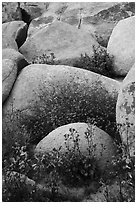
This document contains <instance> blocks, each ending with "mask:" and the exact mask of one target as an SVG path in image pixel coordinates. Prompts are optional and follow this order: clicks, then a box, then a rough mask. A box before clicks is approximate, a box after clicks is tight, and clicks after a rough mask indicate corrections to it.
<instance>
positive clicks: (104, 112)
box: [3, 64, 120, 144]
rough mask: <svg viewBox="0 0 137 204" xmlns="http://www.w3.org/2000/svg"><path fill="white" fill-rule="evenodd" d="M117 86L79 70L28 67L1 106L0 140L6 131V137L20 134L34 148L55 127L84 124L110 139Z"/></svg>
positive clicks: (105, 79) (39, 65)
mask: <svg viewBox="0 0 137 204" xmlns="http://www.w3.org/2000/svg"><path fill="white" fill-rule="evenodd" d="M119 85H120V83H119V82H117V81H115V80H112V79H110V78H107V77H104V76H102V75H99V74H96V73H93V72H90V71H87V70H84V69H80V68H74V67H69V66H63V65H43V64H33V65H29V66H27V67H25V68H24V69H23V70H22V71H21V73H20V75H19V76H18V78H17V80H16V83H15V84H14V87H13V89H12V92H11V94H10V97H9V99H8V101H6V104H4V107H3V126H4V124H5V125H6V126H5V128H4V127H3V131H5V134H4V133H3V135H4V136H3V139H6V138H8V134H6V132H7V131H8V132H9V130H8V128H10V130H11V132H12V133H11V134H10V135H12V134H14V135H15V137H16V138H18V135H19V136H21V135H22V134H23V137H21V139H23V138H25V136H26V137H28V138H30V143H34V144H37V143H38V142H39V141H40V140H41V139H42V138H43V137H45V135H47V134H48V133H49V132H51V131H52V130H54V129H55V128H57V127H59V126H62V125H65V124H68V123H74V122H87V120H88V121H90V122H92V123H94V122H95V123H96V124H97V126H98V127H101V128H102V129H103V130H105V131H106V132H108V133H110V135H112V136H114V134H115V122H116V121H115V117H116V115H115V108H116V107H115V106H116V101H117V95H118V90H119ZM11 116H12V120H11ZM16 129H17V130H16ZM22 129H23V130H22ZM13 130H14V131H13ZM24 132H25V136H24ZM18 133H19V134H18ZM9 137H10V136H9ZM13 137H14V136H13Z"/></svg>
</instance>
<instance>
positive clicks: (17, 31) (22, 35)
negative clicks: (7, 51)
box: [2, 21, 27, 50]
mask: <svg viewBox="0 0 137 204" xmlns="http://www.w3.org/2000/svg"><path fill="white" fill-rule="evenodd" d="M26 37H27V24H26V23H24V22H23V21H11V22H7V23H3V24H2V48H3V49H4V48H13V49H15V50H18V47H20V46H21V45H22V44H23V43H24V42H25V39H26Z"/></svg>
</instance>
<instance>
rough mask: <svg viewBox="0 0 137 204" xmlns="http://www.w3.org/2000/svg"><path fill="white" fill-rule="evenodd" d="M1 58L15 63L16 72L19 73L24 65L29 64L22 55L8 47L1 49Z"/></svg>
mask: <svg viewBox="0 0 137 204" xmlns="http://www.w3.org/2000/svg"><path fill="white" fill-rule="evenodd" d="M2 59H9V60H12V61H14V63H16V66H17V73H19V72H20V71H21V70H22V69H23V68H24V67H26V66H28V65H29V63H28V62H27V60H26V59H25V58H24V56H23V55H22V54H21V53H19V52H18V51H16V50H14V49H9V48H6V49H3V50H2Z"/></svg>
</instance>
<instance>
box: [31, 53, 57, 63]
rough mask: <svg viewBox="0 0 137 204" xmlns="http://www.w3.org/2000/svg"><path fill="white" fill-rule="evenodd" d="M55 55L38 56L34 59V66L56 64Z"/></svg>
mask: <svg viewBox="0 0 137 204" xmlns="http://www.w3.org/2000/svg"><path fill="white" fill-rule="evenodd" d="M55 58H56V57H55V55H54V53H50V54H49V55H47V54H45V53H44V54H43V55H42V56H36V57H34V58H33V59H32V62H31V63H32V64H50V65H54V64H55Z"/></svg>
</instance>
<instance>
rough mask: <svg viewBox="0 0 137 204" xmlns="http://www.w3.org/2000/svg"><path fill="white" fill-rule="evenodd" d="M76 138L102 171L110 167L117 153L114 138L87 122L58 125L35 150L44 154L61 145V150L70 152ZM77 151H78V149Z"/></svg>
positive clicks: (61, 151)
mask: <svg viewBox="0 0 137 204" xmlns="http://www.w3.org/2000/svg"><path fill="white" fill-rule="evenodd" d="M76 140H78V145H77V147H79V150H80V152H81V153H82V154H83V155H85V156H89V155H90V156H91V157H94V158H95V160H97V165H98V168H99V169H100V170H101V171H104V170H105V169H106V167H108V168H110V166H111V161H112V158H113V157H114V155H115V146H114V142H113V139H112V138H111V137H110V136H109V135H108V134H107V133H105V132H104V131H103V130H101V129H99V128H98V127H96V126H93V125H88V124H86V123H71V124H68V125H64V126H61V127H58V128H57V129H55V130H53V131H52V132H51V133H49V134H48V135H47V136H46V137H44V138H43V139H42V140H41V141H40V142H39V143H38V144H37V146H36V149H35V152H36V153H37V154H44V153H47V152H53V150H54V149H56V150H59V149H60V147H61V149H60V151H59V152H60V154H64V153H65V152H68V147H69V150H70V151H72V150H74V149H75V145H76ZM75 153H78V150H76V152H75ZM78 154H79V153H78Z"/></svg>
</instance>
